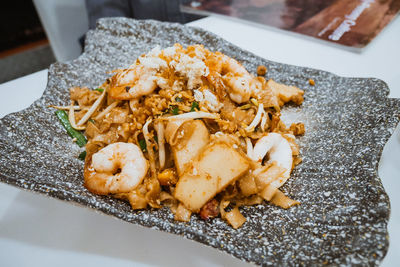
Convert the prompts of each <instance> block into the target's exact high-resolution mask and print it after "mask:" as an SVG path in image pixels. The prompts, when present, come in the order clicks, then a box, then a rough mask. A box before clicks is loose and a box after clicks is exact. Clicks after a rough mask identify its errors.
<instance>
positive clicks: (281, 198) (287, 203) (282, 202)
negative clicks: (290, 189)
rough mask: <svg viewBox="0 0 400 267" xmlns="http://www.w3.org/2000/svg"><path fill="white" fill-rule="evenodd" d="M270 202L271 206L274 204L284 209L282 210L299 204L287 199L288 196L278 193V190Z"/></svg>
mask: <svg viewBox="0 0 400 267" xmlns="http://www.w3.org/2000/svg"><path fill="white" fill-rule="evenodd" d="M270 202H271V203H272V204H274V205H276V206H278V207H281V208H284V209H288V208H290V207H293V206H295V205H299V204H300V202H299V201H297V200H293V199H291V198H289V197H288V196H285V194H284V193H282V191H280V190H279V189H277V190H276V192H275V194H274V197H273V198H272V199H271V201H270Z"/></svg>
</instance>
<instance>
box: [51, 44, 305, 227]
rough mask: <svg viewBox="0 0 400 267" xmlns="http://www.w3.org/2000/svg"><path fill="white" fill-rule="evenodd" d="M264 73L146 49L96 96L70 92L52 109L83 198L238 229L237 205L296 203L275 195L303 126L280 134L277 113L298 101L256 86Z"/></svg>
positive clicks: (214, 55) (197, 51)
mask: <svg viewBox="0 0 400 267" xmlns="http://www.w3.org/2000/svg"><path fill="white" fill-rule="evenodd" d="M266 71H267V69H266V67H265V66H259V68H258V69H257V73H258V75H253V74H250V73H249V71H248V70H246V69H245V68H244V67H243V66H242V65H241V64H240V63H239V62H237V61H236V60H235V59H233V58H230V57H228V56H226V55H224V54H222V53H220V52H211V51H209V50H207V49H205V48H204V47H203V46H202V45H193V46H188V47H187V48H184V47H182V46H181V45H179V44H175V45H174V46H172V47H168V48H165V49H163V50H161V48H159V47H156V48H154V49H152V50H151V51H150V52H149V53H147V54H144V55H142V56H140V57H139V58H138V59H137V60H136V61H135V62H134V63H133V64H132V65H131V66H129V67H128V68H126V69H118V70H114V71H113V76H112V77H111V78H109V79H107V80H106V81H105V82H104V83H103V84H102V85H101V86H100V87H99V88H96V89H89V88H86V87H73V88H71V89H70V99H71V103H70V105H68V106H63V107H60V106H54V107H55V108H57V109H58V110H57V111H56V114H57V116H58V117H59V119H60V120H61V122H62V123H63V125H64V127H65V128H66V129H67V132H68V133H69V134H70V135H71V136H72V137H73V138H74V139H73V140H74V141H76V143H77V144H78V145H81V146H85V148H86V152H85V154H81V155H80V157H82V159H85V167H84V171H83V173H84V175H83V176H84V185H85V187H86V188H87V189H88V190H89V191H90V192H92V193H94V194H100V195H111V196H113V197H115V198H118V199H123V200H126V201H129V203H130V205H131V206H132V209H135V210H137V209H146V208H148V207H151V208H161V207H163V206H167V207H169V208H170V210H171V212H172V213H173V214H174V216H175V219H176V220H178V221H190V218H191V214H192V213H197V214H198V215H199V216H200V217H201V218H202V219H205V220H207V219H211V218H214V217H221V218H222V219H224V220H226V221H227V222H228V223H229V224H230V225H231V226H232V227H234V228H238V227H240V226H241V225H242V224H243V223H245V222H246V218H245V217H244V216H243V215H242V214H241V213H240V210H239V207H241V206H248V205H256V204H262V203H264V204H265V205H267V204H268V203H269V204H273V205H276V206H279V207H282V208H285V209H287V208H289V207H292V206H294V205H297V204H299V202H298V201H296V200H293V199H291V198H289V197H288V196H286V195H285V194H284V193H283V192H282V191H280V190H279V188H280V187H281V186H282V185H283V184H284V183H285V182H286V181H287V179H289V177H290V174H291V171H292V169H293V168H294V166H295V165H296V164H299V163H300V162H301V158H300V157H299V146H298V145H297V144H296V138H295V136H298V135H302V134H304V125H303V124H302V123H293V124H291V125H290V126H286V125H285V124H284V123H283V122H282V121H281V120H280V110H281V108H282V106H283V105H284V104H285V103H288V102H291V103H293V104H295V105H300V104H301V103H302V102H303V93H304V92H303V91H302V90H300V89H299V88H297V87H295V86H288V85H284V84H280V83H277V82H275V81H274V80H272V79H271V80H268V81H266V80H265V78H264V77H263V76H264V75H265V72H266ZM82 133H84V135H83V134H82Z"/></svg>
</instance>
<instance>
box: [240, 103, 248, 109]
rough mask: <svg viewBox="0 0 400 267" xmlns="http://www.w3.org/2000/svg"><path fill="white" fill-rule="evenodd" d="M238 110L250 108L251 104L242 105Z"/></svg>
mask: <svg viewBox="0 0 400 267" xmlns="http://www.w3.org/2000/svg"><path fill="white" fill-rule="evenodd" d="M239 108H240V109H249V108H251V104H244V105H243V106H240V107H239Z"/></svg>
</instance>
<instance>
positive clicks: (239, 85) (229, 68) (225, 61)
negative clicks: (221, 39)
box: [206, 52, 253, 104]
mask: <svg viewBox="0 0 400 267" xmlns="http://www.w3.org/2000/svg"><path fill="white" fill-rule="evenodd" d="M206 65H207V66H208V68H209V70H210V73H209V75H208V76H207V79H208V81H209V82H210V83H211V84H213V85H214V87H217V86H220V84H221V81H223V82H225V84H226V85H227V87H228V88H227V89H228V94H229V97H230V98H231V99H232V100H233V101H234V102H236V103H238V104H240V103H243V102H247V101H249V99H250V96H251V94H252V89H251V88H252V87H251V86H250V85H251V84H252V79H253V76H252V75H251V74H250V73H249V72H248V71H247V70H246V69H245V68H244V67H243V66H242V65H241V64H240V63H239V62H237V61H236V60H235V59H233V58H230V57H228V56H227V55H224V54H222V53H219V52H216V53H214V54H212V55H211V56H209V57H208V58H207V60H206Z"/></svg>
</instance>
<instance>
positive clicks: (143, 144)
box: [139, 139, 147, 151]
mask: <svg viewBox="0 0 400 267" xmlns="http://www.w3.org/2000/svg"><path fill="white" fill-rule="evenodd" d="M139 146H140V148H141V149H142V151H147V146H146V140H144V139H140V140H139Z"/></svg>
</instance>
